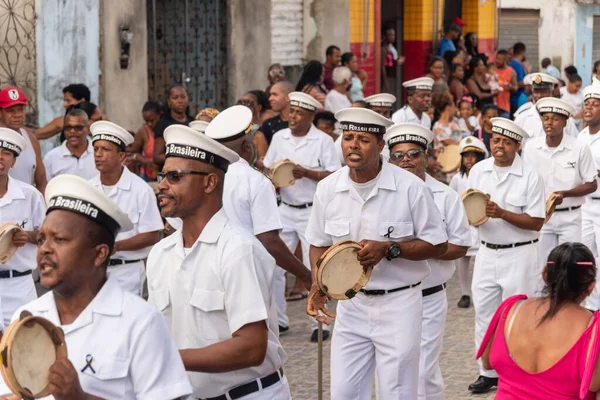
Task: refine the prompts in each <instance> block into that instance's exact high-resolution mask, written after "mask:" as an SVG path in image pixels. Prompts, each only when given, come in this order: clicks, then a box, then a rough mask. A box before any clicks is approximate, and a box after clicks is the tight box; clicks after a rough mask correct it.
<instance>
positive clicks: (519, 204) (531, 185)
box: [469, 154, 546, 244]
mask: <svg viewBox="0 0 600 400" xmlns="http://www.w3.org/2000/svg"><path fill="white" fill-rule="evenodd" d="M469 188H473V189H478V190H481V191H482V192H483V193H487V194H489V195H490V200H491V201H493V202H494V203H496V204H498V206H499V207H500V208H502V209H505V210H507V211H510V212H513V213H515V214H527V215H529V216H530V217H533V218H546V198H545V197H544V181H543V180H542V178H541V177H540V176H539V175H538V174H537V172H535V170H534V169H533V168H532V167H531V166H529V165H527V164H526V163H524V162H523V160H522V158H521V157H520V156H519V155H518V154H517V155H516V156H515V159H514V161H513V163H512V165H511V166H510V169H509V170H508V172H507V173H506V174H505V175H504V176H503V177H502V179H500V178H499V177H498V174H497V172H496V170H495V169H494V158H493V157H491V158H488V159H486V160H483V161H480V162H478V163H477V164H475V165H474V166H473V168H471V171H470V173H469ZM539 236H540V233H539V232H537V231H530V230H525V229H521V228H517V227H516V226H514V225H512V224H509V223H508V222H506V221H504V220H503V219H501V218H490V219H488V220H487V222H486V223H484V224H483V225H480V226H479V237H480V238H481V240H482V241H484V242H487V243H492V244H513V243H519V242H528V241H530V240H535V239H537V238H539Z"/></svg>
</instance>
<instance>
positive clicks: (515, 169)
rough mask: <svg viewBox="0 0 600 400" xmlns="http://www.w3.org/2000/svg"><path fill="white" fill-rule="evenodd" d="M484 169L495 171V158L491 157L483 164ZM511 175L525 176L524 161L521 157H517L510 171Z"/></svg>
mask: <svg viewBox="0 0 600 400" xmlns="http://www.w3.org/2000/svg"><path fill="white" fill-rule="evenodd" d="M481 163H482V169H483V170H484V171H489V172H491V171H493V170H494V157H490V158H488V159H486V160H483V161H482V162H481ZM508 173H509V174H513V175H516V176H523V159H522V158H521V156H520V155H518V154H517V155H515V159H514V161H513V163H512V165H511V166H510V169H509V170H508Z"/></svg>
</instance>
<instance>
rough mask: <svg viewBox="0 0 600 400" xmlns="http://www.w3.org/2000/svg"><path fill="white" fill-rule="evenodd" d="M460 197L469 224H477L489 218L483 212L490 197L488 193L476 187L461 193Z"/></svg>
mask: <svg viewBox="0 0 600 400" xmlns="http://www.w3.org/2000/svg"><path fill="white" fill-rule="evenodd" d="M460 198H461V199H462V202H463V205H464V206H465V211H466V213H467V219H468V220H469V225H473V226H479V225H482V224H484V223H485V222H486V221H487V220H488V219H489V217H488V216H487V215H486V214H485V208H486V207H487V203H488V201H489V199H490V195H489V194H485V193H483V192H481V191H479V190H477V189H468V190H467V191H466V192H464V193H463V194H461V196H460Z"/></svg>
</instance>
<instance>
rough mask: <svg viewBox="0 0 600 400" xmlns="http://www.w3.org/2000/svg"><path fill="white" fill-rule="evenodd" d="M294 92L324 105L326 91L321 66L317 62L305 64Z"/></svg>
mask: <svg viewBox="0 0 600 400" xmlns="http://www.w3.org/2000/svg"><path fill="white" fill-rule="evenodd" d="M331 72H332V73H333V71H331ZM296 91H297V92H304V93H306V94H308V95H310V96H311V97H312V98H314V99H315V100H317V101H318V102H319V103H320V104H323V103H325V96H326V95H327V90H326V89H325V87H324V86H323V65H322V64H321V63H320V62H319V61H316V60H313V61H311V62H309V63H308V64H306V66H305V67H304V71H303V72H302V75H301V76H300V80H299V81H298V84H297V85H296Z"/></svg>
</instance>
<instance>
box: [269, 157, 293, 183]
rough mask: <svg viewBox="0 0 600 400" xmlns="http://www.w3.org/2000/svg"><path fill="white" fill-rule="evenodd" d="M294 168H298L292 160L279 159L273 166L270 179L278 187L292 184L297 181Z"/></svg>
mask: <svg viewBox="0 0 600 400" xmlns="http://www.w3.org/2000/svg"><path fill="white" fill-rule="evenodd" d="M294 168H296V164H295V163H294V162H293V161H291V160H288V159H285V160H280V161H277V162H276V163H275V164H273V166H272V167H271V172H270V173H269V179H270V180H271V182H273V185H275V186H276V187H280V188H285V187H288V186H292V185H293V184H294V183H296V179H295V178H294V174H293V171H294Z"/></svg>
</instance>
